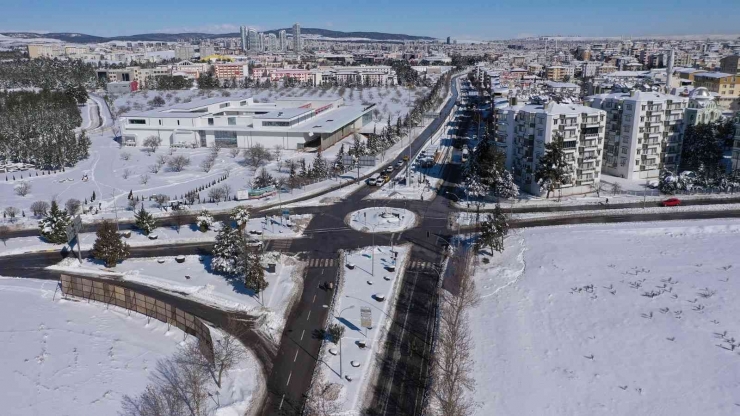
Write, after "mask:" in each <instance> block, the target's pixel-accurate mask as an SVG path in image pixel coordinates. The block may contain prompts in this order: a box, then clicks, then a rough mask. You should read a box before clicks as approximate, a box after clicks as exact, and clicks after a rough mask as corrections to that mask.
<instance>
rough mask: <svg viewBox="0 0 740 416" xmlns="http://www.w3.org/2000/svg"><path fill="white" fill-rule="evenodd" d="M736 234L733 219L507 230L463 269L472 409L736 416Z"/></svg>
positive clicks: (739, 259) (739, 224)
mask: <svg viewBox="0 0 740 416" xmlns="http://www.w3.org/2000/svg"><path fill="white" fill-rule="evenodd" d="M738 243H740V221H739V220H704V221H682V222H662V223H635V224H610V225H596V226H568V227H549V228H536V229H528V230H522V231H519V232H517V233H515V234H513V235H511V236H510V237H509V238H507V240H506V250H505V251H504V252H503V253H502V254H498V253H497V254H496V255H494V256H493V257H492V258H490V263H489V264H485V263H482V262H479V263H478V266H477V270H476V274H475V279H476V282H477V286H478V290H479V292H480V295H481V301H480V304H479V305H478V306H477V307H476V308H475V309H473V310H472V311H471V313H470V316H471V321H472V325H471V329H472V333H473V337H474V341H475V350H474V359H475V365H474V376H475V379H476V382H477V387H476V391H475V395H474V399H475V401H476V402H478V403H479V404H480V407H479V408H478V409H477V411H476V415H496V414H506V415H545V414H546V415H596V414H598V415H628V414H641V415H648V414H649V415H679V416H680V415H687V416H689V415H733V414H737V408H738V407H737V406H738V403H740V398H738V394H737V387H738V385H740V361H738V359H737V353H736V352H735V351H734V350H735V349H736V348H737V347H738V346H740V345H739V344H740V341H738V340H740V321H738V320H737V316H738V313H740V305H738V303H737V301H736V300H737V298H738V296H740V279H739V278H738V273H737V270H738V269H739V268H740V256H738V254H737V246H738ZM479 260H480V259H479Z"/></svg>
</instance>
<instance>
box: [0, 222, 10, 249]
mask: <svg viewBox="0 0 740 416" xmlns="http://www.w3.org/2000/svg"><path fill="white" fill-rule="evenodd" d="M9 234H10V227H8V226H7V225H0V240H2V242H3V245H6V244H5V242H6V241H8V237H9Z"/></svg>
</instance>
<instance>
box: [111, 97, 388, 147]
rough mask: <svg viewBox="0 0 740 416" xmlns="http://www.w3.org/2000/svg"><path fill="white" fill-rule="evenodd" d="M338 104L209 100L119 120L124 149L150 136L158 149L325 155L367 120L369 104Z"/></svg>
mask: <svg viewBox="0 0 740 416" xmlns="http://www.w3.org/2000/svg"><path fill="white" fill-rule="evenodd" d="M343 104H344V100H343V99H341V98H339V99H329V100H326V99H299V98H286V99H279V100H277V101H276V102H274V103H255V102H254V100H253V99H252V98H242V99H229V100H227V99H224V98H213V99H206V100H201V101H198V102H190V103H184V104H178V105H175V106H172V107H169V108H162V109H157V110H152V111H145V112H134V113H127V114H124V115H122V116H121V118H120V123H121V132H122V134H121V135H122V141H123V144H124V145H128V146H142V145H143V143H144V140H146V138H147V137H150V136H156V137H159V138H160V139H162V146H163V147H213V146H220V147H239V148H249V147H252V146H254V145H256V144H258V143H259V144H261V145H263V146H265V147H267V148H272V147H274V146H275V145H281V146H283V148H285V149H303V148H318V149H320V150H323V149H326V148H327V147H329V146H331V145H333V144H334V143H336V142H337V141H339V140H341V139H343V138H345V137H347V136H349V135H350V134H352V133H353V132H355V131H359V130H360V129H361V128H362V126H363V125H365V124H367V123H369V122H370V121H371V119H372V114H371V113H372V110H373V108H374V107H375V105H374V104H372V105H368V106H345V105H343Z"/></svg>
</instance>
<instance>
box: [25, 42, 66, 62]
mask: <svg viewBox="0 0 740 416" xmlns="http://www.w3.org/2000/svg"><path fill="white" fill-rule="evenodd" d="M63 54H64V49H63V48H62V47H61V46H60V45H57V44H31V45H28V57H29V58H31V59H35V58H53V57H55V56H60V55H63Z"/></svg>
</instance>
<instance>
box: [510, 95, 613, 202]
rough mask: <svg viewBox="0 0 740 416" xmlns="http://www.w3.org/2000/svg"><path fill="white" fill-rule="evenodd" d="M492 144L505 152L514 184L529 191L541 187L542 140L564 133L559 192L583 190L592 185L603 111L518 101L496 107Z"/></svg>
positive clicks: (599, 152)
mask: <svg viewBox="0 0 740 416" xmlns="http://www.w3.org/2000/svg"><path fill="white" fill-rule="evenodd" d="M495 111H496V119H497V120H498V122H497V127H496V142H497V143H496V144H497V146H499V147H500V148H502V149H505V150H504V151H505V153H506V167H507V169H509V170H510V171H511V173H512V175H513V176H514V181H515V182H516V184H517V185H519V188H520V189H522V190H523V191H525V192H528V193H530V194H533V195H540V193H541V192H546V191H542V190H541V189H540V184H539V183H537V180H536V178H535V172H536V171H537V166H538V164H539V160H540V158H542V156H544V154H545V144H547V143H550V142H552V141H553V140H554V139H556V138H557V137H562V138H563V144H564V150H565V157H566V160H567V162H568V177H567V180H566V181H565V182H564V183H563V184H562V185H561V186H560V188H559V189H557V190H556V192H557V193H558V194H559V195H574V194H582V193H587V192H589V191H590V190H591V189H592V186H594V185H597V184H598V183H599V181H600V180H601V178H600V176H601V175H600V171H601V157H602V149H603V145H604V126H605V124H606V113H605V112H604V111H601V110H598V109H595V108H590V107H586V106H582V105H576V104H557V103H555V102H554V101H551V102H549V103H547V105H535V104H527V105H517V104H512V105H509V106H506V107H501V108H496V110H495Z"/></svg>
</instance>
